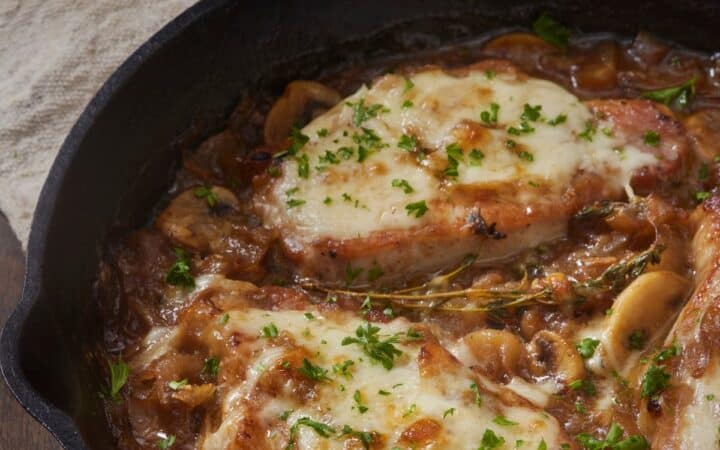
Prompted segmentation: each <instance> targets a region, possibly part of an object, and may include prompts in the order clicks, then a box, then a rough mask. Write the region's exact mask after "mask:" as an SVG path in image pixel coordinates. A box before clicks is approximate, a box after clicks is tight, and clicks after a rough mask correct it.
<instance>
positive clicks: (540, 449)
mask: <svg viewBox="0 0 720 450" xmlns="http://www.w3.org/2000/svg"><path fill="white" fill-rule="evenodd" d="M569 447H570V446H569V445H568V444H562V445H560V448H561V449H563V450H564V449H566V448H569ZM537 450H547V442H545V438H540V443H539V444H538V446H537Z"/></svg>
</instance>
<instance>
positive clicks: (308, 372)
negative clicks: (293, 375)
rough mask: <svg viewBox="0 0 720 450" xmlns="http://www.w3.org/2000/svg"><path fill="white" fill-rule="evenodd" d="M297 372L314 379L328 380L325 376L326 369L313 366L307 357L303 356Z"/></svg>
mask: <svg viewBox="0 0 720 450" xmlns="http://www.w3.org/2000/svg"><path fill="white" fill-rule="evenodd" d="M298 372H300V373H301V374H303V375H305V376H306V377H308V378H310V379H311V380H315V381H330V378H328V376H327V373H328V371H327V369H323V368H322V367H320V366H315V365H313V363H311V362H310V361H309V360H308V359H307V358H303V362H302V367H299V368H298Z"/></svg>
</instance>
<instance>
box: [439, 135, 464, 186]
mask: <svg viewBox="0 0 720 450" xmlns="http://www.w3.org/2000/svg"><path fill="white" fill-rule="evenodd" d="M445 152H446V153H447V159H448V166H447V168H446V169H445V171H444V172H443V174H444V175H445V176H446V177H450V178H454V177H457V176H458V165H459V164H460V162H461V161H462V162H465V155H463V150H462V148H461V147H460V146H459V145H458V144H457V142H453V143H451V144H449V145H448V146H447V147H445Z"/></svg>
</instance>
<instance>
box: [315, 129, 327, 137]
mask: <svg viewBox="0 0 720 450" xmlns="http://www.w3.org/2000/svg"><path fill="white" fill-rule="evenodd" d="M317 135H318V137H325V136H327V135H328V130H327V128H320V129H319V130H318V132H317Z"/></svg>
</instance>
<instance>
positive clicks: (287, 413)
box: [280, 409, 293, 422]
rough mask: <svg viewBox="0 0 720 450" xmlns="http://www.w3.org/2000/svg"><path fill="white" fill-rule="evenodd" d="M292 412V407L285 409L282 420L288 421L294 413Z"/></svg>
mask: <svg viewBox="0 0 720 450" xmlns="http://www.w3.org/2000/svg"><path fill="white" fill-rule="evenodd" d="M292 412H293V410H292V409H286V410H285V411H283V413H282V414H280V420H282V421H283V422H285V421H287V420H288V418H289V417H290V414H292Z"/></svg>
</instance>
